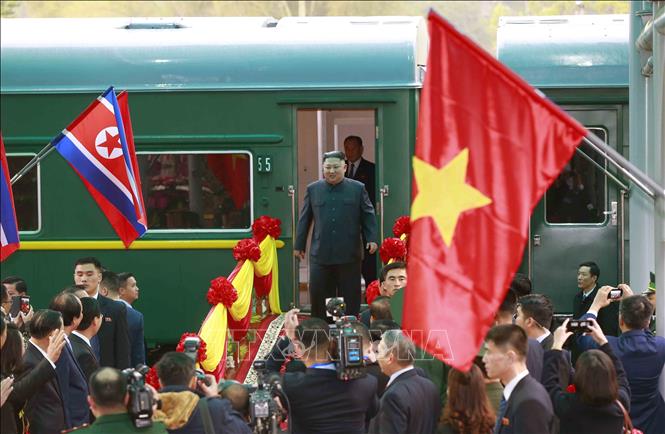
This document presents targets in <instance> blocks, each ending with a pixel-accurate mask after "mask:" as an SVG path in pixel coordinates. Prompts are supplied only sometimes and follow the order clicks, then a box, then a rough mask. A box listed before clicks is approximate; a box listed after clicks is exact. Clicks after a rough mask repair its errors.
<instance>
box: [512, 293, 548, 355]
mask: <svg viewBox="0 0 665 434" xmlns="http://www.w3.org/2000/svg"><path fill="white" fill-rule="evenodd" d="M553 316H554V306H553V305H552V301H551V300H550V299H549V298H548V297H547V296H546V295H542V294H529V295H525V296H522V297H520V298H519V299H518V300H517V309H516V311H515V317H514V318H515V324H516V325H518V326H520V327H522V330H524V332H525V333H526V335H527V336H528V337H529V339H535V340H537V341H538V342H539V343H540V345H541V346H542V347H543V350H545V351H547V350H550V349H552V343H553V342H554V337H553V336H552V333H551V332H550V330H549V329H550V326H551V325H552V317H553Z"/></svg>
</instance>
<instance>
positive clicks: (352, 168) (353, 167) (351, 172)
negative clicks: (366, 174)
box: [349, 159, 360, 178]
mask: <svg viewBox="0 0 665 434" xmlns="http://www.w3.org/2000/svg"><path fill="white" fill-rule="evenodd" d="M358 166H360V160H359V159H358V160H356V161H354V162H349V178H353V177H354V176H355V175H356V170H358Z"/></svg>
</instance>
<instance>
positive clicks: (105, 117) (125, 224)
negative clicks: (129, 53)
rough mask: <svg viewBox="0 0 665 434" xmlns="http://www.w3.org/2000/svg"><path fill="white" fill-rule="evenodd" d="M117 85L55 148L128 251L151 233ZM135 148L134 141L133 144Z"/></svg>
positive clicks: (57, 141)
mask: <svg viewBox="0 0 665 434" xmlns="http://www.w3.org/2000/svg"><path fill="white" fill-rule="evenodd" d="M123 112H124V113H126V115H127V116H128V115H129V110H128V109H126V110H122V111H121V109H120V106H119V105H118V100H117V98H116V95H115V92H114V90H113V87H110V88H109V89H108V90H107V91H106V92H104V93H103V94H102V95H101V96H100V97H98V98H97V100H96V101H94V102H93V103H92V104H90V106H89V107H88V108H87V109H86V110H85V111H84V112H83V113H82V114H81V115H80V116H79V117H78V118H76V120H74V122H72V123H71V124H70V125H69V126H68V127H67V128H66V129H64V130H63V131H62V134H61V135H60V136H59V137H58V138H57V139H56V140H55V141H54V145H55V148H56V149H57V151H58V152H59V153H60V155H62V156H63V158H64V159H65V160H67V162H68V163H69V165H70V166H71V167H72V169H74V171H76V173H77V174H78V175H79V176H80V177H81V180H82V181H83V183H84V184H85V186H86V188H87V189H88V191H89V192H90V194H91V195H92V197H93V198H94V199H95V201H96V202H97V204H98V205H99V207H100V208H101V210H102V212H104V214H105V215H106V217H107V218H108V220H109V222H110V223H111V226H113V229H114V230H115V232H116V233H117V234H118V236H119V237H120V239H121V240H122V242H123V243H124V245H125V247H129V246H130V245H131V243H132V242H133V241H134V240H135V239H136V238H138V237H140V236H141V235H143V234H144V233H145V231H146V230H147V219H146V214H145V207H144V205H143V197H142V195H141V191H140V180H139V173H138V166H137V165H136V164H134V162H135V159H136V156H135V153H134V149H133V146H132V147H131V148H130V146H128V138H127V135H126V134H125V132H126V130H125V124H126V123H127V124H128V125H129V119H126V122H125V120H124V119H123V116H122V113H123ZM132 145H133V141H132Z"/></svg>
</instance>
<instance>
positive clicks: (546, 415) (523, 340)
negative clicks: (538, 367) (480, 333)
mask: <svg viewBox="0 0 665 434" xmlns="http://www.w3.org/2000/svg"><path fill="white" fill-rule="evenodd" d="M485 340H486V345H487V352H486V353H485V355H484V356H483V363H484V364H485V368H486V370H487V376H488V377H489V378H498V379H499V380H501V382H502V383H503V384H504V389H503V396H502V399H501V402H500V404H499V412H498V414H497V421H496V425H495V427H494V434H550V433H553V432H554V425H555V423H554V412H553V409H552V402H551V401H550V397H549V395H548V394H547V391H546V390H545V388H544V387H543V386H542V385H541V384H540V383H539V382H538V381H537V380H536V379H534V378H533V377H531V375H529V371H528V370H527V368H526V356H527V348H528V344H527V336H526V333H524V330H522V329H521V328H520V327H518V326H516V325H513V324H503V325H498V326H494V327H492V328H491V329H490V331H489V333H488V334H487V336H486V338H485Z"/></svg>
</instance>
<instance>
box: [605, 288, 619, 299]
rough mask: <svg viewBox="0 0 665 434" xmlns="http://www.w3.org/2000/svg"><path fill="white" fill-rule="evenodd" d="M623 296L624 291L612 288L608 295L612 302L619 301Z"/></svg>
mask: <svg viewBox="0 0 665 434" xmlns="http://www.w3.org/2000/svg"><path fill="white" fill-rule="evenodd" d="M622 295H623V289H621V288H612V290H611V291H610V292H609V294H607V298H608V299H610V300H618V299H620V298H621V296H622Z"/></svg>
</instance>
